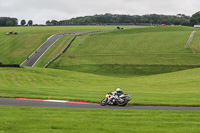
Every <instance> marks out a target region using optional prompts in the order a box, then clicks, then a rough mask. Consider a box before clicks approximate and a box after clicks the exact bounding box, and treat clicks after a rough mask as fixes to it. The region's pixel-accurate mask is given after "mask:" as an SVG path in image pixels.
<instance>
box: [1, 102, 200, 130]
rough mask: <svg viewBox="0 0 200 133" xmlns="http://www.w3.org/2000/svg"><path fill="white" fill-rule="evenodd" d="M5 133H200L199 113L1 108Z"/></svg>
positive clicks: (2, 126)
mask: <svg viewBox="0 0 200 133" xmlns="http://www.w3.org/2000/svg"><path fill="white" fill-rule="evenodd" d="M0 117H1V119H0V132H2V133H4V132H6V133H11V132H15V133H26V132H29V133H35V132H48V133H49V132H50V133H51V132H54V133H55V132H56V133H57V132H59V133H62V132H63V133H65V132H70V133H80V132H81V133H94V132H98V133H110V132H112V133H118V132H120V133H127V132H134V133H155V132H157V133H183V132H185V133H187V132H188V133H191V132H200V114H199V111H142V110H92V109H61V108H59V109H54V108H30V107H29V108H27V107H3V106H0Z"/></svg>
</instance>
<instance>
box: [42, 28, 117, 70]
mask: <svg viewBox="0 0 200 133" xmlns="http://www.w3.org/2000/svg"><path fill="white" fill-rule="evenodd" d="M112 31H116V30H107V31H93V32H87V33H83V34H80V35H76V36H75V37H74V38H73V39H72V40H71V41H70V43H69V44H68V45H67V47H66V48H65V49H64V50H63V51H62V52H61V53H60V54H58V55H57V56H56V57H54V58H53V59H51V60H50V61H49V62H48V63H47V64H46V65H45V66H44V68H46V67H47V66H48V65H50V64H51V63H52V62H53V61H54V60H56V59H57V58H58V57H60V56H61V55H62V54H63V53H64V52H66V51H67V49H68V48H69V47H70V45H71V44H72V43H73V41H74V40H75V39H76V37H77V36H84V35H87V34H94V33H100V32H112Z"/></svg>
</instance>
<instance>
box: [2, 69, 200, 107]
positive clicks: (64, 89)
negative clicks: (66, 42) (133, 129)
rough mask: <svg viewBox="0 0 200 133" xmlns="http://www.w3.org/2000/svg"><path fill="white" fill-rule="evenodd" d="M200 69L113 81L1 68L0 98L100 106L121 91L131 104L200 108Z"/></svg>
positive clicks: (120, 78)
mask: <svg viewBox="0 0 200 133" xmlns="http://www.w3.org/2000/svg"><path fill="white" fill-rule="evenodd" d="M199 70H200V69H199V68H196V69H189V70H185V71H180V72H173V73H167V74H157V75H150V76H135V77H110V76H100V75H95V74H87V73H81V72H72V71H67V70H56V69H42V68H40V69H39V68H10V69H8V68H0V96H1V97H26V98H43V99H47V98H48V96H49V95H50V96H51V98H52V99H65V100H77V101H88V102H100V101H101V100H102V99H103V98H104V96H105V94H106V93H108V92H111V91H114V90H115V89H116V88H117V87H121V88H122V90H123V91H124V92H125V93H131V94H132V95H133V97H132V101H130V104H135V105H169V106H200V98H199V97H200V90H199V87H198V86H200V82H199V80H200V76H199V75H200V73H199V72H200V71H199Z"/></svg>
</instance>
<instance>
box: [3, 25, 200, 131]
mask: <svg viewBox="0 0 200 133" xmlns="http://www.w3.org/2000/svg"><path fill="white" fill-rule="evenodd" d="M114 28H115V27H112V26H111V27H107V26H106V27H104V26H75V27H74V26H65V27H62V26H58V27H5V28H2V27H1V28H0V30H1V32H0V52H1V54H0V62H3V63H4V64H6V63H11V64H14V63H17V64H21V63H22V62H23V61H24V60H25V59H26V57H27V56H29V55H30V54H31V53H32V52H33V51H34V50H35V49H37V48H38V47H39V46H40V45H41V44H42V43H43V42H44V41H45V40H46V39H47V38H48V37H49V36H51V35H52V34H56V33H63V32H79V31H95V30H109V29H114ZM10 30H12V31H16V32H18V33H19V34H18V35H9V36H7V35H5V34H6V32H8V31H10ZM193 30H197V32H196V33H195V36H194V38H193V40H192V42H191V44H190V46H189V48H187V49H184V46H185V44H186V42H187V39H188V38H189V35H190V33H191V32H192V31H193ZM199 34H200V31H199V30H198V29H194V28H190V27H146V28H130V27H129V28H128V27H127V28H125V30H119V31H117V32H110V33H100V34H92V35H86V36H82V37H78V38H77V39H76V40H75V42H74V43H73V44H72V46H71V47H70V48H69V49H68V51H67V52H66V53H65V54H63V55H62V56H61V57H59V58H58V59H57V60H56V61H55V62H53V63H52V64H51V65H50V66H49V68H47V69H44V68H40V67H43V66H44V65H45V64H46V63H47V62H48V61H49V60H50V59H52V58H53V57H54V56H56V55H57V54H59V53H60V52H61V51H62V50H63V49H64V48H65V47H66V45H67V44H68V43H69V41H70V39H71V38H72V37H73V36H72V35H70V36H64V37H62V38H61V39H59V40H58V41H57V42H56V43H55V45H53V46H52V47H51V48H50V49H49V50H48V51H47V52H46V53H45V54H44V56H43V57H42V58H41V59H40V60H39V61H38V62H37V64H36V66H35V67H34V68H28V67H24V68H23V67H22V68H0V97H10V98H17V97H25V98H43V99H48V96H49V95H50V96H51V99H59V100H62V99H63V100H75V101H86V102H100V101H101V100H102V99H103V98H104V96H105V94H106V93H107V92H111V91H114V90H115V89H116V88H118V87H120V88H121V89H122V90H123V91H124V92H125V93H131V94H132V95H133V96H132V100H131V101H130V103H129V104H132V105H156V106H158V105H164V106H200V98H199V97H200V89H199V86H200V82H199V81H200V76H199V75H200V68H198V67H199V64H200V62H199V58H200V54H199V51H200V40H199ZM79 44H80V45H79ZM192 49H194V50H195V51H196V53H195V54H193V53H192ZM54 68H56V69H54ZM0 118H1V119H0V133H4V132H6V133H7V132H20V133H21V132H29V133H30V132H48V133H49V132H71V133H76V132H83V133H84V132H87V133H88V132H102V133H105V132H109V133H110V132H113V133H115V132H136V133H137V132H138V133H144V132H146V133H151V132H152V133H154V132H158V133H159V132H160V133H163V132H167V133H170V132H173V133H174V132H175V133H178V132H180V133H182V132H188V133H190V132H200V128H199V127H200V119H199V112H198V111H153V110H152V111H142V110H91V109H62V108H59V109H55V108H29V107H5V106H0ZM88 127H90V128H88ZM111 127H112V128H111ZM115 129H117V130H115Z"/></svg>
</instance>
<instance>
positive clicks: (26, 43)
mask: <svg viewBox="0 0 200 133" xmlns="http://www.w3.org/2000/svg"><path fill="white" fill-rule="evenodd" d="M111 29H115V27H114V26H42V27H0V31H1V32H0V53H1V54H0V61H1V62H3V63H4V64H21V63H22V62H23V61H24V60H25V59H26V58H27V57H28V56H29V55H30V54H31V53H32V52H33V51H35V50H36V49H37V48H38V47H39V46H40V45H42V44H43V43H44V42H45V41H46V40H47V39H48V38H49V37H50V36H51V35H53V34H57V33H68V32H88V31H98V30H111ZM9 31H15V32H18V34H17V35H6V33H7V32H9Z"/></svg>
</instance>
